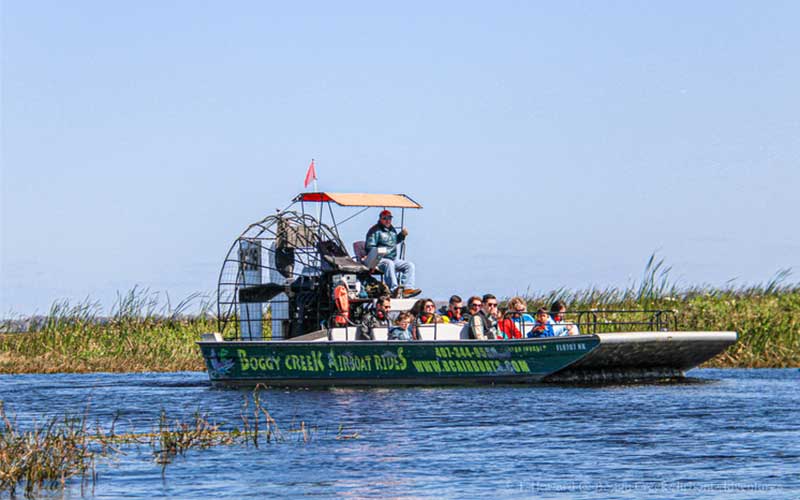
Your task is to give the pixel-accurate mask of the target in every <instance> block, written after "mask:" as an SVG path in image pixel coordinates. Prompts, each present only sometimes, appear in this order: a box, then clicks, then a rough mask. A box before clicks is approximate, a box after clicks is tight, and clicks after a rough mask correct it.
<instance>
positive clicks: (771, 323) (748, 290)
mask: <svg viewBox="0 0 800 500" xmlns="http://www.w3.org/2000/svg"><path fill="white" fill-rule="evenodd" d="M670 270H671V268H670V267H668V266H665V265H664V261H663V260H657V259H656V256H655V255H652V256H651V257H650V259H649V261H648V262H647V265H646V266H645V271H644V276H643V278H642V280H641V282H640V283H634V284H633V285H631V286H630V287H628V288H625V289H618V288H606V289H597V288H592V289H587V290H579V291H570V290H565V289H560V290H554V291H552V292H550V293H547V294H539V295H535V294H528V296H527V297H526V300H527V301H528V310H535V309H536V308H539V307H545V308H548V309H549V306H550V304H552V302H553V301H555V300H557V299H561V300H564V301H565V302H566V303H567V304H568V307H569V310H571V311H579V310H591V309H599V310H619V309H636V310H671V311H674V316H675V319H676V320H677V325H678V329H679V330H688V331H735V332H738V333H739V341H738V342H737V343H736V344H734V345H733V346H731V347H730V348H729V349H728V350H727V351H726V352H724V353H722V354H720V355H719V356H717V357H716V358H714V359H712V360H710V361H709V362H707V363H706V364H704V365H703V366H706V367H718V368H723V367H726V368H733V367H739V368H765V367H776V368H778V367H797V366H800V284H797V283H795V284H784V282H785V281H786V279H787V278H788V277H789V271H788V270H782V271H780V272H778V273H777V274H776V275H775V277H774V278H773V279H772V280H770V281H769V282H767V283H765V284H758V285H749V286H741V287H734V286H732V285H731V286H728V287H726V288H713V287H709V286H700V287H697V286H695V287H690V288H680V287H678V286H677V285H676V284H674V283H672V282H671V281H670V278H669V273H670ZM649 316H650V315H644V314H643V315H638V317H636V315H634V319H636V320H643V319H645V318H646V317H649ZM599 317H600V318H601V319H606V320H611V321H614V320H623V321H625V320H630V319H631V318H628V317H625V316H624V315H621V314H603V315H600V316H599ZM571 319H575V317H573V318H571ZM584 319H585V318H584ZM637 328H640V326H639V327H637V326H632V327H630V328H628V329H637ZM670 328H672V325H671V324H670ZM614 329H615V330H620V328H619V327H617V326H615V327H614ZM584 330H585V329H584ZM623 330H624V328H623ZM600 331H603V330H602V329H601V330H600Z"/></svg>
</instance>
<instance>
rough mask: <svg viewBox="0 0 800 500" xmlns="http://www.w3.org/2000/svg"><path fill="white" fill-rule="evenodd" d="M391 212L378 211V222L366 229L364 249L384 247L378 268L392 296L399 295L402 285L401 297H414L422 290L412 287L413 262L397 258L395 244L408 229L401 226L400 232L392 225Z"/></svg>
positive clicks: (403, 239) (403, 237) (403, 236)
mask: <svg viewBox="0 0 800 500" xmlns="http://www.w3.org/2000/svg"><path fill="white" fill-rule="evenodd" d="M392 219H393V217H392V212H390V211H389V210H383V211H382V212H381V213H380V217H379V219H378V223H377V224H375V225H374V226H372V227H371V228H369V231H367V237H366V244H365V249H366V251H367V253H369V252H370V251H371V250H372V249H373V248H381V247H383V248H386V253H385V254H384V255H383V257H382V258H381V260H380V262H378V269H380V271H381V272H382V273H383V280H384V282H385V283H386V286H388V287H389V290H391V291H392V296H393V297H397V296H399V295H400V293H399V290H400V288H401V287H402V290H403V292H402V298H409V297H416V296H417V295H419V294H420V293H422V290H418V289H416V288H414V280H415V274H416V268H415V267H414V263H413V262H409V261H407V260H403V259H400V258H398V255H397V245H398V244H399V243H402V242H403V241H405V239H406V236H408V230H407V229H406V228H402V229H401V230H400V232H399V233H398V232H397V229H395V227H394V226H393V225H392ZM398 273H401V276H402V282H400V280H398Z"/></svg>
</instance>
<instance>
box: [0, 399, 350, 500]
mask: <svg viewBox="0 0 800 500" xmlns="http://www.w3.org/2000/svg"><path fill="white" fill-rule="evenodd" d="M260 390H261V387H256V388H255V389H254V390H253V392H252V394H250V395H245V396H244V402H243V404H242V413H241V418H242V422H241V424H240V425H228V424H226V423H224V422H221V423H217V422H214V421H213V420H211V419H210V418H209V416H208V414H207V413H202V412H199V411H198V412H195V413H194V415H193V416H192V417H191V418H189V419H186V420H181V419H175V418H170V417H169V416H168V415H167V412H166V411H165V410H163V409H162V410H161V414H160V417H159V420H158V422H157V423H156V424H155V426H154V427H153V430H152V431H149V432H124V433H118V432H117V431H116V424H117V420H116V418H115V419H114V420H112V422H111V424H110V426H109V427H108V428H107V429H104V428H103V427H102V426H101V425H100V424H99V423H97V424H95V425H94V426H93V427H92V426H90V425H88V424H87V421H88V417H87V415H88V407H87V411H86V412H85V414H84V415H83V416H81V417H71V416H64V417H62V418H50V419H48V420H46V422H45V423H44V424H43V425H37V424H35V423H34V424H33V425H32V426H30V427H31V428H30V429H29V430H25V431H21V430H19V428H18V426H17V425H16V423H15V422H14V421H13V420H12V419H11V418H9V417H8V415H7V414H6V411H5V408H4V404H3V401H2V400H0V492H8V493H9V494H10V495H11V496H14V495H15V494H16V492H17V489H18V488H19V489H22V490H24V493H25V495H26V496H28V497H30V496H34V495H35V494H36V493H37V492H38V491H39V490H41V489H48V490H53V489H61V490H64V488H65V487H66V486H67V484H68V482H70V481H71V480H73V479H78V480H79V481H80V485H81V493H83V492H84V490H85V488H86V487H88V486H92V487H93V486H94V485H95V483H96V481H97V474H96V465H97V462H98V461H99V460H100V459H104V458H109V459H110V458H113V457H114V456H115V455H117V454H124V453H126V451H130V450H131V449H132V447H134V448H136V449H142V448H143V449H144V450H145V451H146V455H150V456H152V458H153V461H154V463H155V464H157V465H159V466H160V467H161V473H162V475H165V474H166V470H167V466H168V465H169V464H171V463H172V462H173V461H174V460H175V459H176V458H177V457H179V456H183V455H185V454H186V453H187V452H189V451H190V450H204V449H207V448H211V447H215V446H237V445H238V446H254V447H255V448H259V447H261V446H265V445H268V444H278V443H289V444H291V443H295V444H309V443H311V442H313V441H314V440H315V439H318V436H320V430H319V428H318V427H317V426H315V425H308V424H306V422H305V421H303V420H301V421H300V422H299V423H295V420H292V422H291V423H290V424H289V425H288V427H287V428H286V430H282V429H281V427H280V426H279V425H278V423H277V422H276V421H275V419H274V418H273V417H272V415H271V414H270V413H269V411H268V410H267V409H266V407H265V406H264V404H263V403H262V399H261V396H260ZM321 437H326V436H325V435H323V436H321ZM328 437H332V439H333V440H337V441H338V440H344V439H358V438H359V433H358V432H350V433H347V432H345V427H344V426H342V425H340V426H339V427H338V431H337V432H336V434H335V435H333V436H328Z"/></svg>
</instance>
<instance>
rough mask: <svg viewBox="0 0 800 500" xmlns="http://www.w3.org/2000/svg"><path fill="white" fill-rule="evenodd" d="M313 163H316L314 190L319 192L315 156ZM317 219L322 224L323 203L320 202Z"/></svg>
mask: <svg viewBox="0 0 800 500" xmlns="http://www.w3.org/2000/svg"><path fill="white" fill-rule="evenodd" d="M311 163H312V164H313V165H314V192H315V193H319V188H317V167H316V163H314V158H311ZM317 221H318V222H319V223H320V224H322V203H320V204H319V210H317ZM320 229H321V228H320Z"/></svg>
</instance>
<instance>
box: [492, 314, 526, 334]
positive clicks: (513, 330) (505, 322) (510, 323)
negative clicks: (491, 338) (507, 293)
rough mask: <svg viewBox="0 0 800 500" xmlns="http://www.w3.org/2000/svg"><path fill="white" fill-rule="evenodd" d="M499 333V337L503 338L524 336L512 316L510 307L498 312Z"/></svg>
mask: <svg viewBox="0 0 800 500" xmlns="http://www.w3.org/2000/svg"><path fill="white" fill-rule="evenodd" d="M497 333H498V336H497V338H499V339H503V340H509V339H521V338H522V333H520V331H519V329H518V328H517V325H516V324H515V323H514V320H513V319H512V318H511V315H510V314H509V309H508V308H506V309H505V310H503V309H501V310H500V311H498V313H497Z"/></svg>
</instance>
